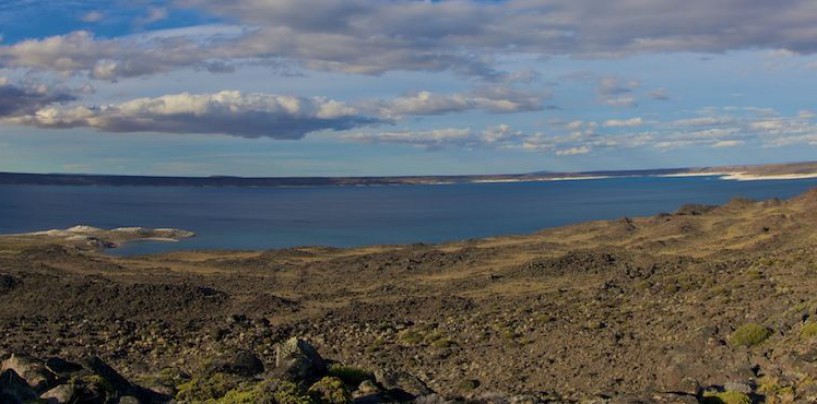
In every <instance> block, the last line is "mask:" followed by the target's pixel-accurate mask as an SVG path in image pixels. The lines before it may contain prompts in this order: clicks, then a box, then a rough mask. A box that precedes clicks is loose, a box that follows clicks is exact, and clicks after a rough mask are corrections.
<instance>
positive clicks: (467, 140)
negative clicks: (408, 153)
mask: <svg viewBox="0 0 817 404" xmlns="http://www.w3.org/2000/svg"><path fill="white" fill-rule="evenodd" d="M524 137H525V135H524V134H523V133H522V132H520V131H515V130H513V129H511V128H510V127H509V126H508V125H505V124H502V125H497V126H491V127H487V128H485V129H484V130H482V131H474V130H471V129H468V128H442V129H434V130H427V131H396V132H371V133H349V134H345V135H342V136H341V138H342V139H344V140H347V141H354V142H362V143H375V144H376V143H393V144H404V145H411V146H416V147H422V148H424V149H426V150H440V149H444V148H450V147H459V148H467V149H476V148H502V147H507V146H511V145H513V144H515V143H517V142H519V141H521V140H522V139H524Z"/></svg>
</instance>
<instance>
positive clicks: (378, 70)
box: [0, 0, 817, 177]
mask: <svg viewBox="0 0 817 404" xmlns="http://www.w3.org/2000/svg"><path fill="white" fill-rule="evenodd" d="M815 94H817V2H814V1H813V0H780V1H774V2H771V1H768V0H719V1H717V2H713V1H711V0H688V1H683V2H679V1H677V0H609V1H598V0H494V1H487V0H482V1H476V0H441V1H420V0H105V1H102V0H61V1H51V0H3V1H1V2H0V171H8V172H34V173H97V174H133V175H182V176H208V175H237V176H259V177H273V176H366V175H443V174H499V173H526V172H535V171H592V170H608V169H609V170H613V169H614V170H621V169H647V168H670V167H701V166H718V165H735V164H765V163H781V162H795V161H811V160H815V156H817V154H815V152H817V104H816V103H815V101H817V100H815Z"/></svg>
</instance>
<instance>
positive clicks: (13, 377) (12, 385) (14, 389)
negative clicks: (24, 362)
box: [0, 369, 37, 404]
mask: <svg viewBox="0 0 817 404" xmlns="http://www.w3.org/2000/svg"><path fill="white" fill-rule="evenodd" d="M35 398H37V394H36V393H35V392H34V390H33V389H32V388H31V387H30V386H29V385H28V382H26V380H25V379H23V378H21V377H20V375H18V374H17V372H15V371H14V370H12V369H7V370H4V371H3V372H2V373H0V402H2V403H9V404H16V403H25V402H29V401H31V400H33V399H35Z"/></svg>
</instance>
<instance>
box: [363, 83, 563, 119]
mask: <svg viewBox="0 0 817 404" xmlns="http://www.w3.org/2000/svg"><path fill="white" fill-rule="evenodd" d="M546 97H547V95H546V94H544V93H538V94H536V93H528V92H523V91H519V90H514V89H512V88H507V87H488V88H482V89H479V90H476V91H472V92H470V93H454V94H438V93H433V92H430V91H419V92H416V93H413V94H409V95H406V96H402V97H398V98H394V99H390V100H379V101H375V102H371V103H369V104H370V105H369V108H374V109H377V110H378V111H379V113H380V115H383V116H387V117H401V116H405V115H440V114H446V113H451V112H462V111H468V110H477V109H479V110H485V111H489V112H493V113H511V112H523V111H539V110H542V103H543V101H544V99H545V98H546Z"/></svg>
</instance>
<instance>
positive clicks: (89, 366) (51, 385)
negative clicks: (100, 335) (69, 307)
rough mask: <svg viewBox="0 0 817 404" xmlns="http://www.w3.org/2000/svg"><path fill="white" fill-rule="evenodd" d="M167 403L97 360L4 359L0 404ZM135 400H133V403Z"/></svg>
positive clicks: (163, 398) (166, 400)
mask: <svg viewBox="0 0 817 404" xmlns="http://www.w3.org/2000/svg"><path fill="white" fill-rule="evenodd" d="M37 398H39V399H41V400H44V401H45V402H48V403H59V404H62V403H91V404H93V403H100V404H103V403H120V402H121V403H124V402H128V400H131V402H140V403H150V402H169V401H170V400H171V397H169V396H165V395H162V394H160V393H157V392H155V391H151V390H148V389H145V388H142V387H139V386H137V385H135V384H133V383H131V382H129V381H128V380H126V379H125V378H124V377H122V376H121V375H120V374H119V373H118V372H117V371H115V370H114V369H113V368H111V367H110V366H108V365H107V364H106V363H105V362H103V361H102V360H101V359H99V358H97V357H90V358H87V359H85V360H83V361H82V364H80V363H72V362H68V361H65V360H63V359H59V358H49V359H48V360H45V361H44V360H40V359H37V358H34V357H31V356H28V355H12V356H11V357H9V358H7V359H5V360H3V362H2V373H0V402H2V403H9V404H16V403H30V402H35V401H36V399H37ZM134 400H135V401H134Z"/></svg>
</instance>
